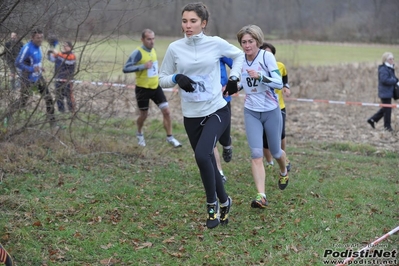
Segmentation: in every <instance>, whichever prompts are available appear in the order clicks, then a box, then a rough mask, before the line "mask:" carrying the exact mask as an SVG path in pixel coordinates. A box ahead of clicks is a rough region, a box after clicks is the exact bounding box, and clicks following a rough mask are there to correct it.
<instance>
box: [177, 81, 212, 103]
mask: <svg viewBox="0 0 399 266" xmlns="http://www.w3.org/2000/svg"><path fill="white" fill-rule="evenodd" d="M189 78H190V79H192V80H193V81H195V84H192V86H193V88H194V91H193V92H186V91H184V90H181V98H182V100H183V101H185V102H205V101H209V100H211V99H212V98H213V88H212V83H211V81H210V77H209V75H205V76H202V75H201V76H189Z"/></svg>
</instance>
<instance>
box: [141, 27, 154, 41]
mask: <svg viewBox="0 0 399 266" xmlns="http://www.w3.org/2000/svg"><path fill="white" fill-rule="evenodd" d="M147 33H154V31H152V30H150V29H144V30H143V31H142V32H141V39H144V38H145V35H146V34H147Z"/></svg>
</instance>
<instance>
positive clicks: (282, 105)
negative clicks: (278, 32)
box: [260, 42, 291, 171]
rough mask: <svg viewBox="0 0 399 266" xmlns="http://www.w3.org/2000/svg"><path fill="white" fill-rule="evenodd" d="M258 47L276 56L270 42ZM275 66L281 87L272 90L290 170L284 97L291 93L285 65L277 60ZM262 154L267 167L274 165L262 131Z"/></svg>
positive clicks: (282, 143)
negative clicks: (276, 98)
mask: <svg viewBox="0 0 399 266" xmlns="http://www.w3.org/2000/svg"><path fill="white" fill-rule="evenodd" d="M260 49H263V50H266V51H269V52H271V53H272V54H273V55H274V56H276V48H275V47H274V46H273V45H272V44H270V43H267V42H263V45H262V46H261V47H260ZM277 67H278V70H279V71H280V74H281V78H282V80H283V88H282V89H281V90H274V92H275V93H276V94H277V97H278V102H279V106H280V109H281V115H282V116H283V130H282V132H281V149H282V150H283V151H285V154H286V157H285V159H286V164H287V171H290V170H291V162H290V161H289V160H288V156H287V151H286V149H285V148H286V138H285V118H286V112H285V103H284V97H289V96H290V95H291V91H290V86H289V84H288V73H287V69H286V68H285V65H284V64H283V63H281V62H278V61H277ZM263 154H264V155H265V158H266V167H267V168H268V169H271V168H272V167H273V165H274V162H273V157H272V155H271V153H270V150H269V145H268V143H267V137H266V134H265V133H263Z"/></svg>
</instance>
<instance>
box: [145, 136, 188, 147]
mask: <svg viewBox="0 0 399 266" xmlns="http://www.w3.org/2000/svg"><path fill="white" fill-rule="evenodd" d="M166 141H167V142H168V143H169V144H170V145H172V146H173V147H175V148H178V147H181V146H182V145H181V143H180V142H179V141H178V140H177V139H175V138H174V137H170V138H166ZM144 146H145V145H144Z"/></svg>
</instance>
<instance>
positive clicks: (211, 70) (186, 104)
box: [159, 33, 244, 118]
mask: <svg viewBox="0 0 399 266" xmlns="http://www.w3.org/2000/svg"><path fill="white" fill-rule="evenodd" d="M223 56H226V57H229V58H231V59H233V66H232V69H231V70H230V76H236V77H240V75H241V68H242V65H243V62H244V53H243V52H242V51H241V50H240V49H239V48H237V47H236V46H234V45H232V44H230V43H228V42H227V41H225V40H223V39H222V38H220V37H214V36H207V35H205V34H203V33H200V34H198V35H194V36H192V37H184V38H183V39H180V40H177V41H175V42H172V43H171V44H170V45H169V47H168V49H167V51H166V54H165V57H164V59H163V61H162V65H161V68H160V74H159V84H160V86H161V87H164V88H166V87H173V86H175V85H176V83H175V82H174V76H175V74H183V75H186V76H188V77H189V78H191V79H193V80H194V81H196V82H197V84H194V85H193V87H194V88H195V91H194V92H192V93H187V92H185V91H184V90H182V89H180V90H179V92H180V97H181V106H182V113H183V116H184V117H189V118H190V117H191V118H192V117H204V116H207V115H210V114H212V113H214V112H216V111H217V110H219V109H220V108H222V107H224V106H225V105H226V101H225V100H224V99H223V96H222V85H221V83H220V62H219V59H220V58H221V57H223Z"/></svg>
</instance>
